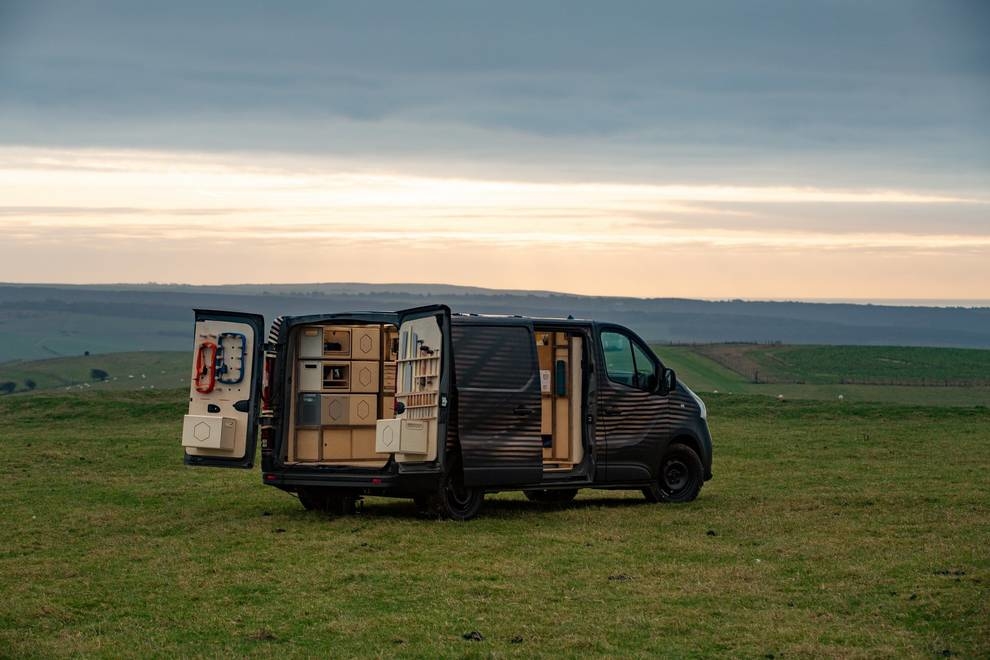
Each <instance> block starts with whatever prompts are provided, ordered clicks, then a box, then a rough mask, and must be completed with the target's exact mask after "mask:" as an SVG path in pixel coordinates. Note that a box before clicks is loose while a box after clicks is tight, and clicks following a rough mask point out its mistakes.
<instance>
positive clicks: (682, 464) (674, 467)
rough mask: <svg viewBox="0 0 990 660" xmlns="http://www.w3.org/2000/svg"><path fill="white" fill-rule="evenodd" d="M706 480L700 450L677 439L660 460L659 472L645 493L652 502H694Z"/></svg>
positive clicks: (644, 490)
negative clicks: (696, 450)
mask: <svg viewBox="0 0 990 660" xmlns="http://www.w3.org/2000/svg"><path fill="white" fill-rule="evenodd" d="M704 483H705V475H704V468H703V467H702V465H701V459H700V458H698V454H697V452H695V451H694V449H692V448H691V447H688V446H687V445H683V444H681V443H679V442H675V443H674V444H672V445H670V446H669V447H668V448H667V453H666V454H664V457H663V460H662V461H660V472H659V474H658V475H657V478H656V480H654V481H653V482H652V483H651V484H650V485H649V486H647V487H646V488H644V489H643V495H644V496H645V497H646V499H647V500H649V501H650V502H691V501H693V500H694V499H695V498H696V497H698V493H699V492H700V491H701V486H702V485H703V484H704Z"/></svg>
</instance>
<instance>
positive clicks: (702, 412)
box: [684, 385, 708, 419]
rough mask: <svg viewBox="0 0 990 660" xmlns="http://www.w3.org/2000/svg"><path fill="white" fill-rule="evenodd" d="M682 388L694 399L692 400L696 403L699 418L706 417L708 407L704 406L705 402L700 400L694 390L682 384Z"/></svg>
mask: <svg viewBox="0 0 990 660" xmlns="http://www.w3.org/2000/svg"><path fill="white" fill-rule="evenodd" d="M684 389H686V390H687V393H688V394H690V395H691V398H692V399H694V402H695V403H697V404H698V409H699V410H700V413H699V414H700V415H701V419H708V408H707V407H705V402H704V401H702V400H701V397H700V396H698V395H697V394H695V393H694V390H692V389H691V388H690V387H688V386H687V385H685V386H684Z"/></svg>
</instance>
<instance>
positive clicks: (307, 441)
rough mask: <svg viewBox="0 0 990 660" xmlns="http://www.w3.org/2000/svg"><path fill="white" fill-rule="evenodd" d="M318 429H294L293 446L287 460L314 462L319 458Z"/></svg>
mask: <svg viewBox="0 0 990 660" xmlns="http://www.w3.org/2000/svg"><path fill="white" fill-rule="evenodd" d="M320 438H321V436H320V431H319V429H298V430H296V439H295V447H294V451H293V453H292V455H291V456H290V457H289V460H296V461H304V462H315V461H318V460H320Z"/></svg>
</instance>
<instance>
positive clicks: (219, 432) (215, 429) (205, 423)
mask: <svg viewBox="0 0 990 660" xmlns="http://www.w3.org/2000/svg"><path fill="white" fill-rule="evenodd" d="M236 428H237V420H235V419H234V418H233V417H218V416H216V415H186V416H184V417H183V418H182V446H183V447H195V448H197V449H226V450H228V451H229V450H232V449H233V448H234V431H235V430H236Z"/></svg>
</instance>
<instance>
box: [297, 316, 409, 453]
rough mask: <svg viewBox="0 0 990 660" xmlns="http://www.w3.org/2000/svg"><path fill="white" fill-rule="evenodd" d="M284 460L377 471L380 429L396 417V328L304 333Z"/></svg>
mask: <svg viewBox="0 0 990 660" xmlns="http://www.w3.org/2000/svg"><path fill="white" fill-rule="evenodd" d="M292 345H293V347H294V350H295V363H296V364H295V366H296V368H295V374H296V378H295V380H294V381H293V396H292V398H291V401H292V409H291V410H290V415H289V417H290V434H289V438H288V442H287V443H286V447H285V456H284V459H285V461H286V462H287V463H290V464H293V463H309V464H317V465H351V466H355V467H367V468H375V467H381V466H383V465H385V463H386V461H387V460H388V454H380V453H378V452H376V451H375V427H376V424H377V422H378V420H380V419H389V418H391V417H393V416H394V407H395V404H394V402H395V385H396V376H395V370H396V349H397V329H396V327H395V326H394V325H389V324H352V325H311V326H305V327H303V328H300V329H299V331H298V332H297V334H296V340H295V341H294V342H293V343H292Z"/></svg>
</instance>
